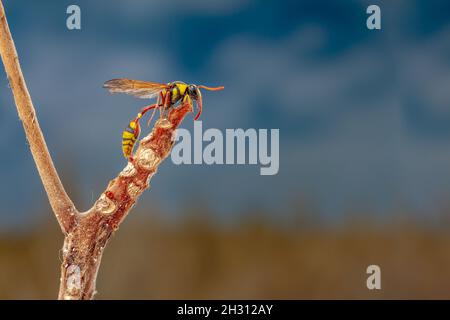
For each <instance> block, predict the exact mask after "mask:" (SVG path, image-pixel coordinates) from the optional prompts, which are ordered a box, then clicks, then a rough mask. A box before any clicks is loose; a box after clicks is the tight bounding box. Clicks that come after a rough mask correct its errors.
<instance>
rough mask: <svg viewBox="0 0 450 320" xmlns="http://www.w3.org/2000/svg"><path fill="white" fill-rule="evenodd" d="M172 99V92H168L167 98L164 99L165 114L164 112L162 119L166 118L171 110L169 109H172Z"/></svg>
mask: <svg viewBox="0 0 450 320" xmlns="http://www.w3.org/2000/svg"><path fill="white" fill-rule="evenodd" d="M171 101H172V97H171V92H170V90H168V91H167V92H166V96H165V97H164V99H163V108H162V109H163V112H162V115H161V116H162V117H165V116H167V114H166V113H167V111H168V110H169V108H170V106H171V105H172V102H171Z"/></svg>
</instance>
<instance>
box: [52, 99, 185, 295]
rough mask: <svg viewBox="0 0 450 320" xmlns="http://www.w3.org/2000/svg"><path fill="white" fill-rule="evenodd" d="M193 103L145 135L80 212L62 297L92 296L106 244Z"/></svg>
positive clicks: (69, 243) (67, 252) (69, 240)
mask: <svg viewBox="0 0 450 320" xmlns="http://www.w3.org/2000/svg"><path fill="white" fill-rule="evenodd" d="M189 112H192V105H191V104H188V103H186V104H184V105H182V106H181V107H179V108H176V109H171V110H170V112H169V114H168V117H167V118H161V119H159V120H158V121H157V122H156V124H155V126H154V128H153V130H152V132H151V133H150V134H149V135H147V136H146V137H145V138H143V139H142V140H141V141H140V143H139V147H138V149H137V150H136V153H135V154H134V157H133V159H132V160H131V161H130V162H128V164H127V166H126V167H125V168H124V169H123V170H122V172H120V174H119V175H118V176H117V177H116V178H115V179H113V180H112V181H110V183H109V184H108V186H107V188H106V190H105V191H104V192H103V193H102V194H101V196H100V198H99V199H98V200H97V201H96V202H95V204H94V206H93V207H92V208H91V209H90V210H89V211H87V212H85V213H82V214H80V215H79V218H78V219H77V224H76V225H75V228H74V229H73V230H72V231H71V232H70V234H69V235H68V236H67V237H66V239H65V241H64V248H63V263H62V266H61V284H60V291H59V299H70V300H71V299H77V300H78V299H92V297H93V296H94V294H95V279H96V277H97V272H98V268H99V265H100V260H101V257H102V254H103V250H104V248H105V245H106V243H107V241H108V239H109V238H110V236H111V235H112V233H113V232H114V231H116V230H117V229H118V228H119V225H120V224H121V223H122V221H123V220H124V218H125V217H126V216H127V214H128V213H129V212H130V210H131V208H132V207H133V205H134V204H135V203H136V201H137V199H138V197H139V196H140V195H141V194H142V192H144V190H145V189H147V188H149V187H150V180H151V178H152V177H153V175H154V174H155V173H156V170H157V168H158V166H159V164H160V163H161V161H163V160H164V159H165V158H166V157H167V156H168V155H169V154H170V150H171V149H172V146H173V144H174V141H175V140H174V136H175V130H176V128H177V127H178V125H179V124H180V123H181V121H182V120H183V119H184V117H185V116H186V114H187V113H189Z"/></svg>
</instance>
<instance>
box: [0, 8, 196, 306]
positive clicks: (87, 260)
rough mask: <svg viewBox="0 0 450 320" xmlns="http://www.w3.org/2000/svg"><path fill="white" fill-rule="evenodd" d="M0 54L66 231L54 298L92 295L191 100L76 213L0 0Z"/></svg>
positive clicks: (157, 126)
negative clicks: (106, 257)
mask: <svg viewBox="0 0 450 320" xmlns="http://www.w3.org/2000/svg"><path fill="white" fill-rule="evenodd" d="M0 55H1V57H2V60H3V64H4V65H5V70H6V74H7V75H8V79H9V83H10V86H11V90H12V92H13V95H14V100H15V103H16V106H17V111H18V113H19V117H20V119H21V120H22V123H23V127H24V129H25V134H26V137H27V139H28V142H29V144H30V148H31V153H32V155H33V158H34V161H35V163H36V166H37V169H38V171H39V175H40V177H41V180H42V183H43V184H44V188H45V190H46V192H47V196H48V198H49V201H50V204H51V206H52V209H53V211H54V213H55V215H56V218H57V219H58V222H59V224H60V226H61V229H62V231H63V233H64V234H65V239H64V246H63V250H62V251H63V262H62V265H61V278H60V289H59V295H58V298H59V299H77V300H78V299H92V298H93V296H94V294H95V282H96V278H97V272H98V269H99V266H100V261H101V257H102V254H103V250H104V248H105V246H106V244H107V242H108V239H109V238H110V237H111V235H112V233H113V232H114V231H116V230H117V229H118V228H119V225H120V224H121V223H122V221H123V219H124V218H125V217H126V216H127V214H128V213H129V212H130V210H131V208H132V207H133V205H134V204H135V203H136V201H137V199H138V197H139V196H140V195H141V194H142V192H144V190H145V189H146V188H148V187H149V182H150V180H151V178H152V176H153V175H154V174H155V173H156V170H157V168H158V165H159V164H160V163H161V161H163V160H164V159H165V158H166V157H167V156H168V155H169V153H170V150H171V149H172V146H173V144H174V135H175V130H176V129H177V127H178V126H179V124H180V123H181V121H182V120H183V119H184V117H185V116H186V115H187V114H188V113H189V112H192V104H191V103H185V104H183V105H182V106H180V107H178V108H176V109H174V108H172V109H170V110H169V113H168V115H167V117H164V118H161V119H159V120H158V121H157V122H156V124H155V126H154V128H153V130H152V132H151V133H150V134H149V135H147V136H146V137H145V138H143V139H142V140H141V141H140V142H139V147H138V148H137V150H136V153H135V154H134V155H133V158H132V159H131V160H130V161H129V162H128V164H127V166H126V167H125V168H124V169H123V170H122V172H120V174H119V175H118V176H117V177H116V178H115V179H114V180H112V181H110V183H109V184H108V186H107V188H106V190H105V192H103V193H102V194H101V196H100V198H99V199H98V200H97V201H96V202H95V204H94V206H93V207H92V208H91V209H90V210H88V211H87V212H84V213H79V212H78V211H77V210H76V209H75V206H74V205H73V203H72V201H71V200H70V198H69V197H68V195H67V193H66V192H65V190H64V187H63V185H62V183H61V181H60V179H59V177H58V173H57V172H56V169H55V166H54V165H53V162H52V159H51V157H50V154H49V151H48V149H47V145H46V143H45V140H44V136H43V134H42V131H41V128H40V127H39V122H38V120H37V117H36V113H35V110H34V107H33V103H32V101H31V98H30V95H29V93H28V90H27V87H26V84H25V80H24V78H23V75H22V71H21V68H20V65H19V59H18V57H17V52H16V49H15V46H14V42H13V40H12V37H11V33H10V31H9V27H8V23H7V21H6V18H5V12H4V8H3V4H2V1H1V0H0Z"/></svg>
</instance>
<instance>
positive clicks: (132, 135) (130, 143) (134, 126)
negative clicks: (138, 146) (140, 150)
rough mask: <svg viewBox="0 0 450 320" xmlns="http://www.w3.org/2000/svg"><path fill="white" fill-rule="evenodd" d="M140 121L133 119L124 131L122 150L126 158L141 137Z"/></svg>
mask: <svg viewBox="0 0 450 320" xmlns="http://www.w3.org/2000/svg"><path fill="white" fill-rule="evenodd" d="M139 132H140V128H139V122H138V121H137V120H132V121H130V123H129V124H128V127H126V128H125V130H124V131H123V133H122V151H123V155H124V157H125V158H127V159H128V158H129V157H130V156H131V153H132V152H133V147H134V144H135V143H136V140H137V139H138V138H139Z"/></svg>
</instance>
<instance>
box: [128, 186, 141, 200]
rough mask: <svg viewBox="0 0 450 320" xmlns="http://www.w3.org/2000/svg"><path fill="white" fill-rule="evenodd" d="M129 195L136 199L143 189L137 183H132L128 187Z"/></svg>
mask: <svg viewBox="0 0 450 320" xmlns="http://www.w3.org/2000/svg"><path fill="white" fill-rule="evenodd" d="M127 191H128V195H129V196H130V197H132V198H136V197H137V196H138V195H139V192H140V191H141V188H140V187H139V186H138V185H136V184H135V183H133V182H131V183H130V184H129V185H128V187H127Z"/></svg>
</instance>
